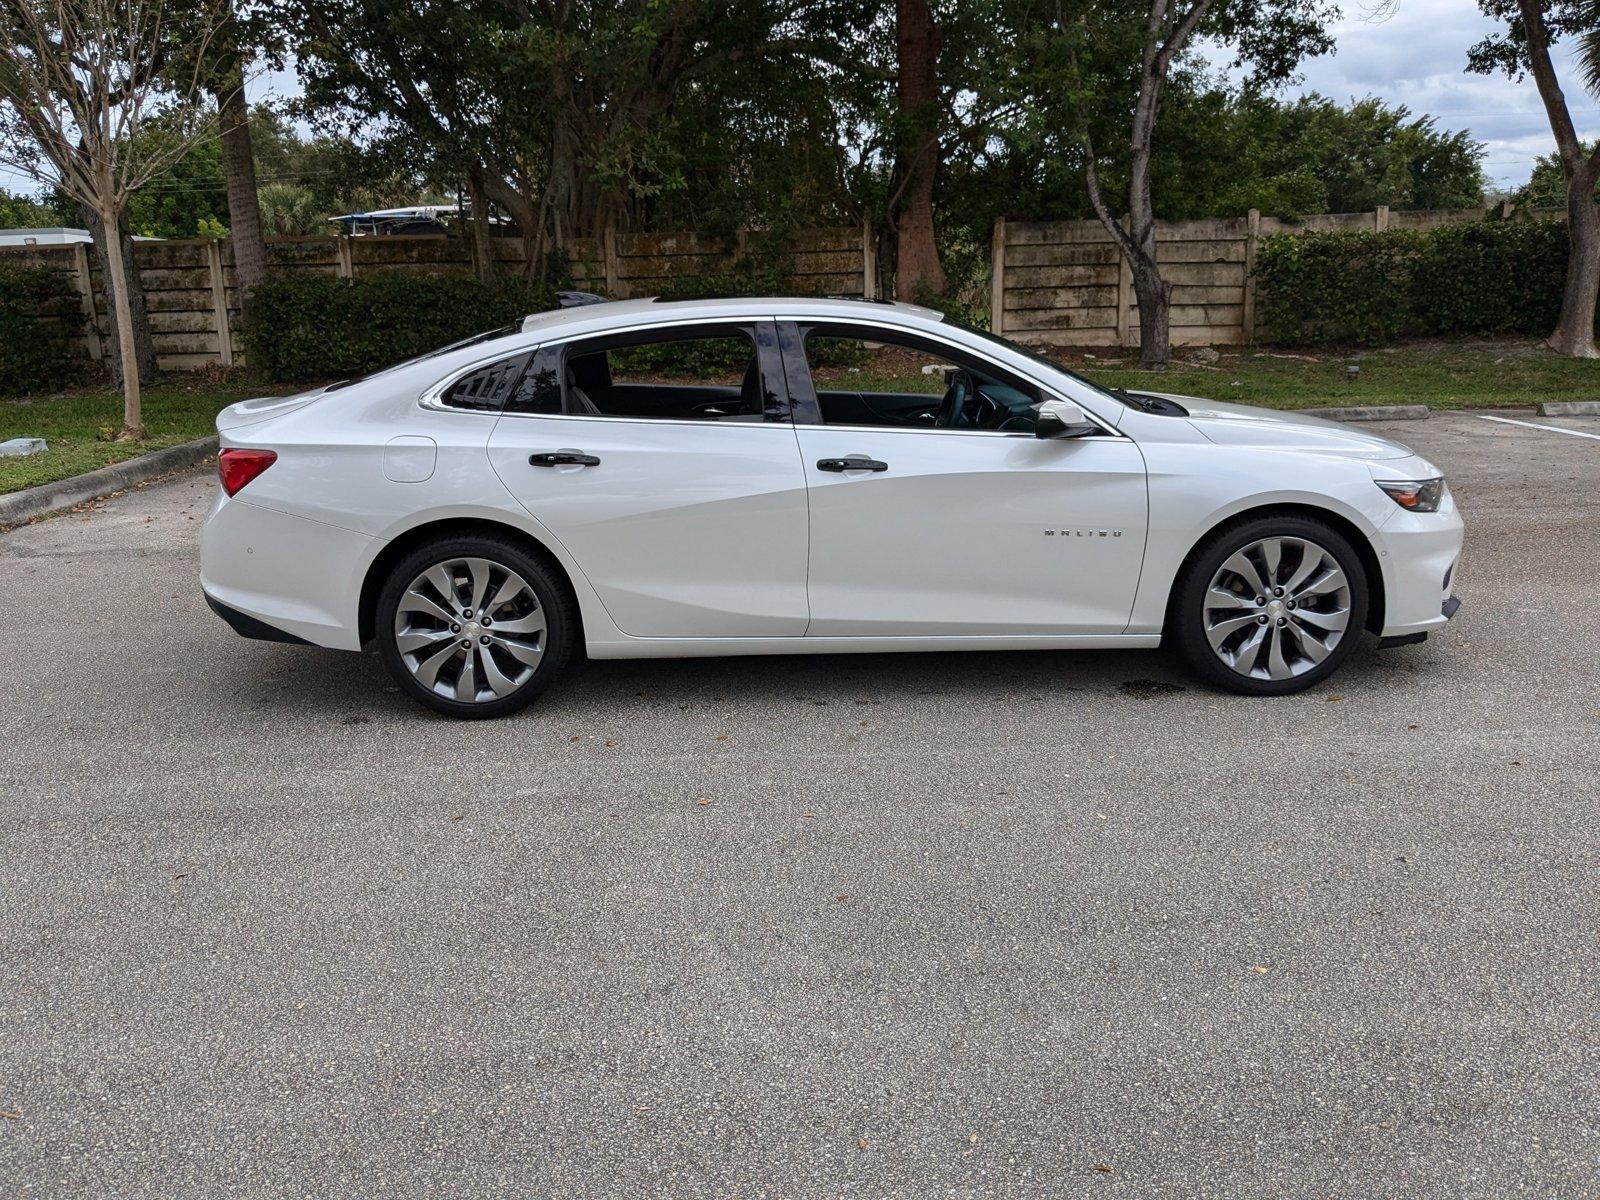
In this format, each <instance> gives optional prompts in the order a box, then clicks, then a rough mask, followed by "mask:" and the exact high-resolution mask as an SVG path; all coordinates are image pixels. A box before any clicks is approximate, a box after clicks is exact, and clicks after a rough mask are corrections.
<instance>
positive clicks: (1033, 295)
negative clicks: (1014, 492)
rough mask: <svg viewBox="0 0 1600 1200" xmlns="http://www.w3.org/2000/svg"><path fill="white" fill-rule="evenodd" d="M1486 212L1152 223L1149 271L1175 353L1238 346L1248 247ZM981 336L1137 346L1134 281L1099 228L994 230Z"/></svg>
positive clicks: (1045, 224)
mask: <svg viewBox="0 0 1600 1200" xmlns="http://www.w3.org/2000/svg"><path fill="white" fill-rule="evenodd" d="M1486 212H1487V210H1485V209H1481V208H1469V209H1453V210H1448V211H1439V212H1418V213H1401V212H1396V213H1391V212H1390V211H1389V210H1388V209H1386V208H1380V209H1377V210H1375V211H1373V212H1366V213H1326V214H1321V215H1317V216H1310V217H1306V218H1304V219H1303V220H1298V221H1290V220H1284V219H1280V218H1277V217H1263V216H1261V215H1260V214H1258V213H1255V212H1251V213H1248V214H1247V215H1245V216H1244V217H1240V218H1206V219H1203V220H1195V221H1158V222H1156V261H1157V262H1158V263H1160V264H1161V267H1162V275H1163V277H1164V278H1165V279H1167V280H1168V281H1170V282H1171V283H1172V285H1173V289H1172V310H1171V336H1172V342H1173V344H1174V345H1178V346H1184V345H1240V344H1243V343H1245V342H1248V341H1250V340H1251V339H1252V338H1253V337H1254V335H1255V281H1254V278H1253V274H1254V269H1255V255H1256V247H1257V245H1258V243H1259V241H1260V239H1261V238H1263V237H1267V236H1270V235H1272V234H1275V233H1300V232H1305V231H1308V230H1321V231H1340V230H1362V229H1367V230H1386V229H1437V228H1439V227H1441V226H1444V225H1454V224H1460V223H1462V222H1467V221H1480V220H1482V219H1483V218H1484V216H1485V215H1486ZM991 257H992V259H993V262H992V271H993V277H992V283H991V292H990V294H991V302H990V309H991V314H990V327H991V328H992V329H994V330H995V332H997V333H1004V334H1010V335H1015V336H1016V338H1017V339H1018V340H1019V341H1023V342H1028V343H1032V344H1037V345H1043V346H1086V347H1087V346H1095V347H1099V346H1109V347H1120V348H1125V349H1134V348H1137V346H1138V344H1139V303H1138V298H1137V297H1136V296H1135V295H1134V294H1133V277H1132V273H1131V272H1130V271H1129V270H1128V268H1127V266H1126V264H1125V263H1124V262H1123V260H1122V257H1121V255H1120V253H1119V252H1118V250H1117V246H1116V244H1115V243H1114V242H1113V241H1112V240H1111V237H1110V235H1109V234H1108V233H1107V232H1106V230H1105V227H1104V226H1102V225H1101V224H1100V222H1099V221H1005V220H1001V221H997V222H996V223H995V233H994V239H993V249H992V255H991Z"/></svg>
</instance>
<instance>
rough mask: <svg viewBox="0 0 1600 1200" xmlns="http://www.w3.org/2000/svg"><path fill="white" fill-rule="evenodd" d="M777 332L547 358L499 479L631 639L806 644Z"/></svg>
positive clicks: (530, 384)
mask: <svg viewBox="0 0 1600 1200" xmlns="http://www.w3.org/2000/svg"><path fill="white" fill-rule="evenodd" d="M775 346H776V343H775V327H774V325H773V323H772V322H771V321H770V320H765V321H750V320H739V321H725V322H717V321H712V322H700V323H696V324H692V325H684V324H678V325H668V326H662V327H656V328H653V329H648V330H633V331H628V332H627V333H625V334H610V335H606V336H603V337H594V338H588V339H581V340H577V341H572V342H567V343H562V344H557V345H553V346H546V347H543V348H541V350H540V351H539V353H538V355H537V356H536V358H535V360H534V363H533V366H532V367H531V368H530V369H529V371H528V373H527V375H526V376H525V377H524V379H523V382H522V384H521V385H519V388H518V392H517V396H516V398H515V399H514V400H513V401H512V402H510V403H508V404H507V407H506V411H505V414H504V415H503V416H502V417H501V418H500V420H499V422H498V423H497V424H496V426H495V429H494V432H493V434H492V435H491V436H490V439H489V457H490V460H491V462H492V463H493V464H494V469H495V471H496V472H497V473H498V474H499V476H500V478H501V479H502V480H504V481H505V484H506V486H507V487H508V488H510V489H511V492H512V493H513V494H514V495H515V496H516V498H517V500H518V501H519V502H520V503H521V504H522V505H523V506H524V507H526V508H527V510H528V511H529V512H530V513H531V514H533V516H534V517H536V518H537V519H538V520H539V521H540V522H541V523H542V524H543V525H544V526H545V527H546V528H548V529H549V530H551V532H553V533H554V534H555V535H556V537H558V538H559V539H560V540H561V542H562V544H563V545H564V546H565V547H566V549H567V550H568V551H569V552H571V554H572V555H573V557H574V558H576V559H577V561H578V565H579V567H580V568H581V569H582V570H583V572H584V574H585V576H586V577H587V578H588V580H589V583H590V584H591V585H592V586H593V587H594V589H595V591H596V592H597V593H598V594H599V596H600V599H601V602H602V603H603V604H604V605H605V607H606V611H607V612H608V613H609V614H610V616H611V619H612V620H613V621H615V622H616V624H617V627H618V628H619V629H621V630H622V631H623V632H624V633H627V634H630V635H632V636H635V637H784V636H799V635H801V634H803V633H804V632H805V628H806V624H807V620H808V610H807V605H806V554H807V507H806V479H805V472H804V470H803V469H802V468H801V464H800V456H799V450H798V447H797V445H796V443H795V435H794V429H793V425H792V424H791V422H790V420H789V410H788V400H787V395H786V393H785V390H784V388H783V376H782V368H781V366H780V365H779V363H778V360H777V357H776V349H775Z"/></svg>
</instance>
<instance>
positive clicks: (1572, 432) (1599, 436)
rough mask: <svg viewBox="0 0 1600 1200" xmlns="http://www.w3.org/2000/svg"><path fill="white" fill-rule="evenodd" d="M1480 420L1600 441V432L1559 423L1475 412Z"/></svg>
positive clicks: (1474, 414)
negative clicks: (1513, 418)
mask: <svg viewBox="0 0 1600 1200" xmlns="http://www.w3.org/2000/svg"><path fill="white" fill-rule="evenodd" d="M1472 415H1473V416H1475V417H1477V418H1478V420H1480V421H1499V422H1500V424H1502V425H1525V426H1527V428H1529V429H1545V430H1548V431H1549V432H1551V433H1564V434H1567V435H1568V436H1569V437H1586V438H1593V439H1594V440H1595V441H1597V442H1600V433H1584V432H1583V430H1581V429H1563V428H1561V426H1559V425H1540V424H1539V423H1538V422H1537V421H1513V420H1512V419H1511V418H1510V417H1489V416H1485V415H1484V414H1483V413H1473V414H1472Z"/></svg>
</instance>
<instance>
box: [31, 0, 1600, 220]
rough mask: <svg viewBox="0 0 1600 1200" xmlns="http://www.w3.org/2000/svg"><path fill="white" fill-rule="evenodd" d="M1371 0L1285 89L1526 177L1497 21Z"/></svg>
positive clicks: (1599, 124)
mask: <svg viewBox="0 0 1600 1200" xmlns="http://www.w3.org/2000/svg"><path fill="white" fill-rule="evenodd" d="M1372 3H1373V0H1345V5H1346V12H1347V13H1348V14H1349V15H1347V16H1346V18H1345V19H1344V20H1342V21H1340V22H1339V23H1338V24H1336V25H1335V26H1334V38H1335V42H1336V49H1335V51H1334V53H1333V54H1331V55H1326V56H1324V57H1322V58H1318V59H1313V60H1311V61H1310V62H1308V63H1306V64H1305V65H1304V67H1303V69H1302V72H1301V74H1302V79H1301V81H1300V82H1299V83H1298V84H1296V85H1295V86H1293V87H1291V88H1288V89H1286V91H1285V95H1286V96H1290V97H1292V96H1295V95H1298V94H1301V93H1304V92H1312V91H1316V92H1321V93H1322V94H1323V95H1325V96H1328V97H1330V98H1332V99H1334V100H1337V101H1340V102H1341V103H1343V102H1348V101H1350V100H1353V99H1360V98H1361V97H1364V96H1369V95H1371V96H1379V97H1381V98H1382V99H1384V100H1387V101H1389V102H1390V103H1393V104H1404V105H1405V106H1406V107H1407V108H1409V109H1411V110H1412V112H1413V113H1414V114H1422V113H1429V114H1431V115H1432V116H1434V117H1435V118H1437V120H1438V124H1439V126H1440V127H1441V128H1443V129H1450V130H1455V129H1467V130H1470V131H1471V133H1472V135H1473V137H1475V138H1477V139H1478V140H1479V141H1481V142H1483V143H1484V144H1485V145H1486V147H1487V149H1488V153H1487V154H1486V155H1485V158H1484V170H1485V172H1486V173H1487V174H1488V176H1489V179H1490V181H1491V183H1492V184H1493V185H1494V186H1496V187H1498V188H1501V189H1506V190H1509V189H1511V188H1515V187H1517V186H1518V185H1519V184H1521V183H1523V182H1524V181H1525V180H1526V179H1527V178H1528V175H1529V173H1530V172H1531V171H1532V169H1533V160H1534V159H1535V158H1537V157H1538V156H1539V155H1541V154H1547V153H1549V152H1550V151H1551V150H1552V149H1553V148H1554V146H1555V143H1554V141H1553V140H1552V138H1551V136H1550V127H1549V124H1548V123H1547V122H1546V120H1545V115H1544V109H1543V108H1542V107H1541V105H1540V103H1539V97H1538V94H1537V92H1536V91H1535V90H1534V86H1533V82H1532V80H1528V79H1524V80H1522V81H1520V82H1515V83H1514V82H1512V81H1511V80H1509V79H1507V78H1505V77H1503V76H1486V75H1469V74H1467V73H1466V63H1467V48H1468V47H1469V46H1471V45H1472V44H1473V43H1474V42H1476V41H1478V40H1480V39H1481V38H1482V37H1483V36H1484V34H1485V33H1487V32H1489V31H1490V30H1491V29H1492V28H1493V22H1491V21H1490V20H1488V19H1487V18H1486V17H1484V16H1483V15H1482V13H1480V12H1479V11H1478V6H1477V4H1476V3H1475V2H1474V0H1398V6H1397V9H1396V11H1395V13H1394V15H1392V16H1390V17H1388V18H1387V19H1384V20H1374V19H1371V18H1369V17H1366V16H1364V15H1363V14H1364V13H1365V12H1366V11H1367V10H1368V9H1369V8H1370V6H1371V4H1372ZM1213 57H1214V58H1216V59H1217V61H1218V63H1219V65H1222V64H1223V63H1225V62H1226V56H1225V55H1213ZM1556 68H1557V71H1558V72H1559V73H1560V75H1561V77H1562V82H1563V85H1564V87H1565V90H1566V93H1567V102H1568V104H1569V105H1570V106H1571V109H1572V116H1573V120H1574V122H1575V123H1576V125H1577V126H1578V132H1579V135H1580V136H1582V137H1583V138H1585V139H1586V140H1587V139H1593V138H1595V137H1597V136H1600V104H1597V103H1596V101H1595V98H1594V97H1593V96H1591V95H1589V94H1588V93H1587V92H1585V91H1584V90H1583V88H1582V87H1581V85H1580V84H1579V82H1578V80H1577V77H1576V75H1575V73H1574V72H1573V71H1572V69H1571V66H1570V64H1569V62H1568V60H1567V47H1565V46H1560V47H1557V54H1556ZM298 90H299V88H298V84H297V82H296V79H295V76H294V72H293V71H292V70H288V71H282V72H275V73H271V74H265V75H262V76H260V77H259V78H258V79H256V80H255V81H254V82H253V83H252V85H251V86H250V88H249V93H250V98H251V99H252V100H253V101H255V100H263V99H269V98H282V97H284V96H290V95H294V94H295V93H296V92H297V91H298ZM0 186H3V187H6V188H8V189H10V190H13V191H23V192H31V191H33V190H35V189H34V185H33V183H32V181H31V180H28V179H26V178H25V177H23V176H20V175H17V174H15V173H13V172H10V171H4V170H0Z"/></svg>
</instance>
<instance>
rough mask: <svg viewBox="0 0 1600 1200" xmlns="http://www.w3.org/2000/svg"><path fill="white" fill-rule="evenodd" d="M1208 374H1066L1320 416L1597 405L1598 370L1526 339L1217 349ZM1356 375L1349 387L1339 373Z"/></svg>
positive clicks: (1094, 369) (1119, 364)
mask: <svg viewBox="0 0 1600 1200" xmlns="http://www.w3.org/2000/svg"><path fill="white" fill-rule="evenodd" d="M1219 351H1220V353H1221V358H1219V359H1218V361H1217V362H1216V363H1214V364H1212V365H1210V366H1199V365H1194V364H1190V363H1188V362H1185V361H1184V359H1185V358H1186V357H1187V356H1188V354H1189V353H1191V352H1190V351H1187V350H1182V349H1180V350H1179V351H1178V352H1177V353H1176V354H1175V355H1174V356H1173V357H1174V361H1173V365H1172V366H1171V367H1170V368H1169V369H1167V370H1166V371H1164V372H1153V371H1140V370H1138V369H1137V368H1136V363H1137V359H1135V358H1132V357H1130V358H1128V359H1126V360H1122V361H1118V360H1114V359H1109V358H1106V357H1104V356H1102V357H1101V358H1099V359H1089V358H1084V357H1077V358H1073V359H1065V358H1064V359H1063V362H1064V364H1065V365H1067V366H1069V367H1071V368H1072V369H1073V370H1076V371H1078V372H1079V373H1080V374H1083V375H1087V376H1088V377H1089V378H1091V379H1093V380H1095V381H1096V382H1099V383H1106V384H1115V385H1117V386H1119V387H1125V388H1129V389H1138V390H1143V391H1151V392H1176V393H1179V394H1181V395H1190V396H1204V397H1206V398H1207V399H1210V400H1229V401H1232V402H1234V403H1237V404H1259V405H1261V406H1262V407H1264V408H1317V407H1322V406H1326V405H1335V404H1425V405H1427V406H1428V407H1429V408H1486V407H1487V408H1501V407H1516V406H1518V405H1531V404H1538V403H1539V402H1540V401H1542V400H1594V399H1597V398H1600V361H1596V360H1593V359H1572V358H1562V357H1560V356H1559V355H1557V354H1554V353H1552V352H1551V351H1550V350H1549V349H1548V348H1546V347H1545V345H1544V344H1543V343H1542V342H1539V341H1536V340H1532V339H1528V338H1475V339H1472V340H1462V341H1418V342H1410V343H1407V344H1406V345H1402V346H1395V347H1390V348H1385V349H1380V350H1360V349H1357V350H1349V351H1346V352H1344V353H1329V352H1326V351H1306V352H1299V351H1288V350H1263V349H1249V348H1245V347H1219ZM1351 363H1356V364H1358V365H1359V366H1360V368H1361V373H1360V375H1359V376H1358V377H1357V378H1356V379H1355V380H1353V381H1352V380H1349V379H1347V378H1346V374H1345V372H1346V368H1347V367H1348V366H1349V364H1351Z"/></svg>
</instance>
